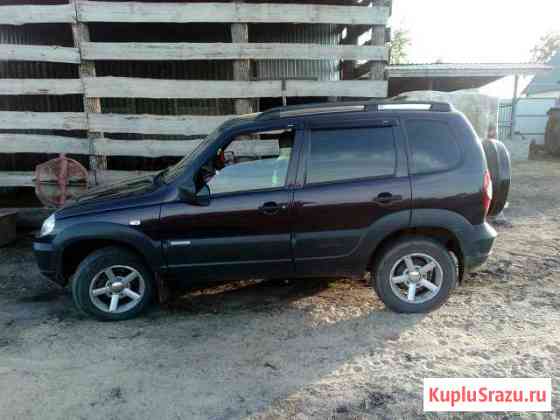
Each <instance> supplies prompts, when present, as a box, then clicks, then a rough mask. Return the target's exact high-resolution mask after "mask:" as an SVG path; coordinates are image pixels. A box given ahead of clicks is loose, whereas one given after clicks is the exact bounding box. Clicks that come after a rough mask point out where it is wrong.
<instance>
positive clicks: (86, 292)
mask: <svg viewBox="0 0 560 420" xmlns="http://www.w3.org/2000/svg"><path fill="white" fill-rule="evenodd" d="M72 294H73V297H74V303H75V304H76V306H77V307H78V308H80V309H81V310H83V311H84V312H86V313H87V314H89V315H92V316H93V317H95V318H97V319H99V320H102V321H121V320H125V319H130V318H133V317H135V316H137V315H138V314H140V313H141V312H142V311H143V310H144V309H145V308H146V307H147V306H148V305H149V304H150V302H151V300H152V296H153V275H152V273H151V272H150V270H148V269H147V268H146V266H145V265H144V263H143V261H142V260H141V259H140V258H139V257H138V256H136V255H135V254H133V253H131V252H129V251H128V250H126V249H122V248H119V247H107V248H103V249H100V250H98V251H95V252H93V253H92V254H90V255H89V256H88V257H86V258H85V259H84V260H83V261H82V262H81V264H80V265H79V267H78V269H77V271H76V274H75V276H74V279H73V283H72Z"/></svg>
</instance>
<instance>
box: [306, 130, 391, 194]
mask: <svg viewBox="0 0 560 420" xmlns="http://www.w3.org/2000/svg"><path fill="white" fill-rule="evenodd" d="M395 166H396V153H395V141H394V138H393V129H392V128H391V127H383V128H358V129H344V130H316V131H313V132H312V136H311V152H310V156H309V161H308V164H307V183H317V182H330V181H341V180H348V179H358V178H369V177H378V176H390V175H393V174H394V173H395Z"/></svg>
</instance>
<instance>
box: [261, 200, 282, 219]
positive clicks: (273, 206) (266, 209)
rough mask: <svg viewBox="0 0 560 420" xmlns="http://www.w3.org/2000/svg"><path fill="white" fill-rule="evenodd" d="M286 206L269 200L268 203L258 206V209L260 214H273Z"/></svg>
mask: <svg viewBox="0 0 560 420" xmlns="http://www.w3.org/2000/svg"><path fill="white" fill-rule="evenodd" d="M285 208H286V206H281V205H279V204H278V203H276V202H274V201H270V202H268V203H264V204H263V205H262V206H260V207H259V211H260V212H261V213H262V214H266V215H268V216H273V215H275V214H278V213H280V210H283V209H285Z"/></svg>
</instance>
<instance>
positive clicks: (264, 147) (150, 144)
mask: <svg viewBox="0 0 560 420" xmlns="http://www.w3.org/2000/svg"><path fill="white" fill-rule="evenodd" d="M200 142H201V140H111V139H106V138H105V139H100V140H97V141H96V144H95V148H96V150H98V151H99V152H100V153H103V154H104V155H107V156H141V157H148V158H156V157H162V156H185V155H187V154H189V153H191V152H192V151H193V150H194V149H195V147H197V146H198V144H199V143H200ZM228 150H230V151H233V152H234V153H235V155H236V156H241V157H255V156H274V155H277V154H278V153H279V147H278V142H274V141H254V140H239V141H236V142H234V143H232V145H231V146H230V148H228Z"/></svg>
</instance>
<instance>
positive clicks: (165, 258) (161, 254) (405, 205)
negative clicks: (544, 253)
mask: <svg viewBox="0 0 560 420" xmlns="http://www.w3.org/2000/svg"><path fill="white" fill-rule="evenodd" d="M185 144H186V146H187V145H189V144H192V142H190V143H189V142H186V143H185ZM506 157H507V156H506ZM508 159H509V158H508ZM507 163H508V164H509V160H508V162H507ZM506 181H507V182H501V184H504V185H505V184H507V185H508V186H509V174H508V179H507V180H506ZM501 184H500V185H501ZM504 195H505V198H504ZM499 196H500V197H501V199H502V201H503V204H505V199H507V191H506V192H505V194H504V192H503V191H501V192H500V194H499ZM490 208H493V211H494V213H499V212H500V211H501V210H502V208H503V205H501V204H500V203H496V202H493V194H492V180H491V176H490V172H489V171H488V168H487V159H486V156H485V152H484V149H483V146H482V142H481V141H480V140H479V139H478V137H477V135H476V134H475V132H474V131H473V129H472V127H471V125H470V124H469V123H468V122H467V120H466V119H465V117H464V116H463V115H462V114H460V113H458V112H456V111H454V110H453V109H452V107H451V106H450V105H449V104H444V103H394V102H384V103H372V102H361V103H345V102H344V103H331V104H327V105H313V106H297V107H285V108H277V109H273V110H270V111H267V112H264V113H260V114H251V115H246V116H242V117H240V118H236V119H233V120H230V121H228V122H226V123H224V124H223V125H222V126H220V127H219V128H218V129H216V130H215V131H214V132H213V133H212V134H210V135H209V136H208V137H207V138H206V139H204V140H203V141H201V142H200V143H199V144H198V145H196V147H194V148H193V150H192V152H191V153H190V154H188V155H187V156H186V157H185V158H184V159H182V160H181V161H180V162H179V163H177V164H176V165H175V166H173V167H170V168H169V169H166V170H164V171H162V172H160V173H158V174H156V175H154V176H145V177H140V178H134V179H130V180H127V181H125V182H121V183H118V184H114V185H111V186H108V187H107V186H106V187H101V188H96V189H93V190H90V191H89V192H88V193H87V194H85V195H83V196H82V197H81V198H79V199H78V200H77V202H75V203H73V204H71V205H68V206H66V207H64V208H62V209H60V210H58V211H57V212H56V213H54V214H53V215H51V216H50V217H49V218H48V219H47V220H46V221H45V223H44V225H43V227H42V230H41V233H40V234H39V235H38V237H37V238H36V240H35V242H34V251H35V254H36V257H37V261H38V264H39V267H40V269H41V272H42V273H43V274H45V275H46V276H48V277H49V278H51V279H52V280H54V281H56V282H57V283H59V284H61V285H66V284H68V283H70V282H71V283H72V290H73V296H74V301H75V303H76V305H77V306H78V307H79V308H81V309H82V310H83V311H85V312H87V313H88V314H91V315H93V316H95V317H97V318H99V319H102V320H122V319H127V318H131V317H133V316H136V315H137V314H139V313H140V312H141V311H142V310H143V309H145V308H146V306H147V305H148V304H149V303H150V301H151V300H152V299H153V297H154V296H155V295H156V294H157V293H158V292H161V291H162V290H164V289H163V288H164V287H165V290H169V289H168V286H172V285H173V284H179V283H183V284H188V285H194V284H195V282H201V281H203V282H208V281H224V280H226V281H227V280H236V279H243V278H286V277H290V278H306V277H354V278H363V276H364V274H365V273H367V272H371V274H372V275H371V279H372V280H371V282H372V287H373V289H374V290H375V291H376V292H377V294H378V295H379V297H380V298H381V300H382V301H383V302H384V303H385V304H386V305H387V306H388V307H389V308H391V309H393V310H395V311H398V312H406V313H415V312H425V311H429V310H432V309H434V308H437V307H439V306H440V305H441V304H443V303H444V302H445V301H446V299H447V298H448V296H449V293H450V292H451V290H452V289H453V288H454V287H455V286H456V284H457V282H458V280H459V279H460V277H461V276H462V274H463V273H464V271H466V270H472V269H473V268H475V267H477V266H479V265H481V264H482V263H483V262H484V261H485V260H486V259H487V258H488V255H489V254H490V252H491V248H492V245H493V243H494V240H495V238H496V232H495V231H494V229H492V227H491V226H490V225H489V224H488V223H486V217H487V215H488V211H489V209H490ZM170 289H171V290H173V288H172V287H171V288H170Z"/></svg>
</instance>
